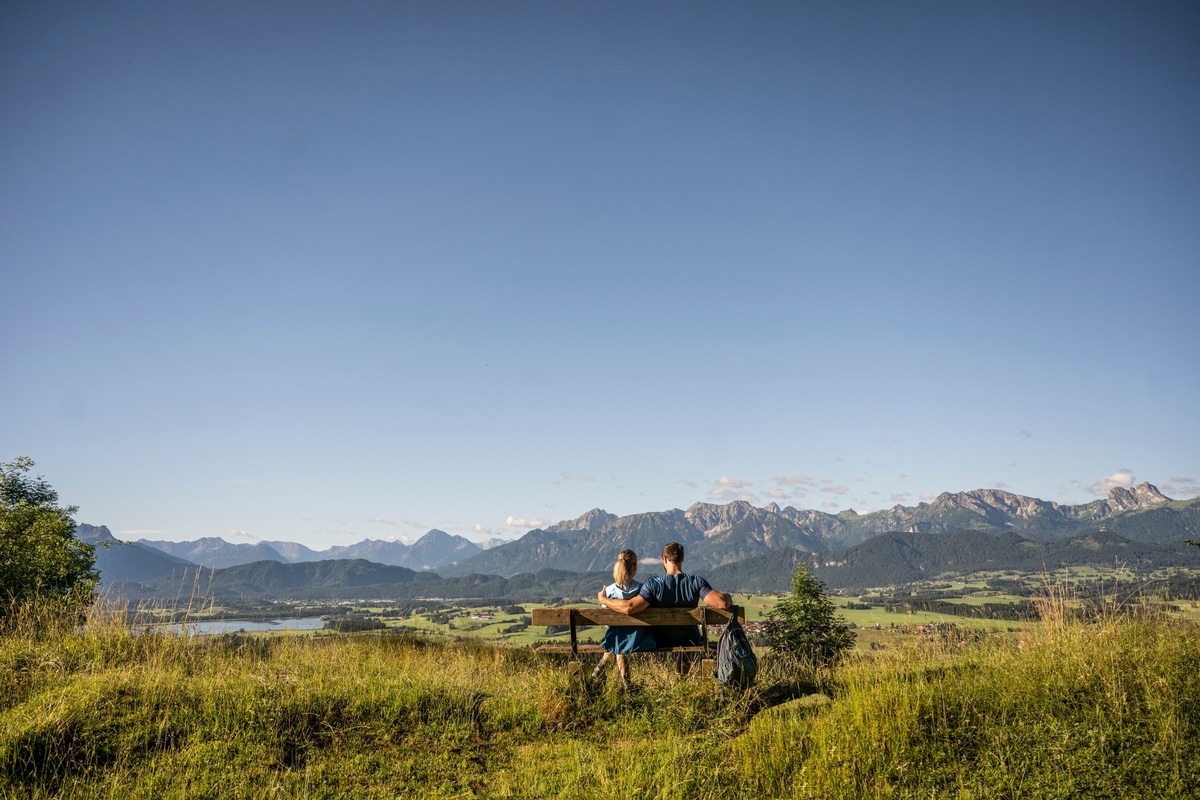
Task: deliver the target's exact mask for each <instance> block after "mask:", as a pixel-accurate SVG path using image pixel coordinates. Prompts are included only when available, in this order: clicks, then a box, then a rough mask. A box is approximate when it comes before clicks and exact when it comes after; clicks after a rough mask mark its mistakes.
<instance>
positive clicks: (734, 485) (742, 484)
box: [717, 477, 750, 489]
mask: <svg viewBox="0 0 1200 800" xmlns="http://www.w3.org/2000/svg"><path fill="white" fill-rule="evenodd" d="M717 484H718V485H719V486H724V487H727V488H730V489H745V488H746V487H747V486H749V485H750V482H749V481H744V480H742V479H741V478H729V477H722V478H721V479H720V480H719V481H717Z"/></svg>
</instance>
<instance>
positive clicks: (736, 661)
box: [713, 614, 758, 689]
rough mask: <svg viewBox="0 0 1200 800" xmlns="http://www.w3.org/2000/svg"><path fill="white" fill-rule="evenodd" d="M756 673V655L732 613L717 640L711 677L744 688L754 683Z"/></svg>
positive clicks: (727, 684) (728, 684)
mask: <svg viewBox="0 0 1200 800" xmlns="http://www.w3.org/2000/svg"><path fill="white" fill-rule="evenodd" d="M757 674H758V657H757V656H755V655H754V650H753V649H752V648H751V647H750V640H749V639H748V638H746V631H745V629H744V628H743V627H742V625H741V623H739V622H738V621H737V615H736V614H735V615H732V616H730V618H729V623H728V624H727V625H726V626H725V631H724V632H723V633H722V634H721V639H720V641H718V642H717V668H716V669H715V670H713V677H714V678H716V679H717V682H718V683H723V684H725V685H726V686H736V687H738V688H739V689H745V688H746V687H747V686H749V685H750V684H752V683H754V676H755V675H757Z"/></svg>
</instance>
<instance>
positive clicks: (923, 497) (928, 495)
mask: <svg viewBox="0 0 1200 800" xmlns="http://www.w3.org/2000/svg"><path fill="white" fill-rule="evenodd" d="M936 496H937V495H935V494H934V493H933V492H924V493H922V494H921V500H924V501H925V502H926V503H928V502H929V501H930V500H932V499H934V498H935V497H936Z"/></svg>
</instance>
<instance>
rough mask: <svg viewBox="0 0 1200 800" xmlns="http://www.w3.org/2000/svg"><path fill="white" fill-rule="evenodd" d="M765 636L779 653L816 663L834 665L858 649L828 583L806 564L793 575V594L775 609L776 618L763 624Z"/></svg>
mask: <svg viewBox="0 0 1200 800" xmlns="http://www.w3.org/2000/svg"><path fill="white" fill-rule="evenodd" d="M763 636H764V638H765V639H766V640H767V644H768V645H770V647H771V649H772V650H774V651H775V652H776V653H783V654H785V655H789V656H792V657H795V658H799V659H803V660H806V661H810V662H812V663H814V664H829V663H833V662H835V661H837V660H838V659H839V658H840V657H841V655H842V653H844V652H845V651H846V650H848V649H849V648H851V647H853V646H854V632H853V631H852V630H850V626H849V625H848V624H847V623H845V622H843V621H841V620H840V619H838V618H837V613H836V609H835V607H834V605H833V601H832V600H830V599H829V597H828V595H826V594H825V584H823V583H821V581H819V580H817V579H816V578H815V577H813V576H812V575H811V574H810V573H809V571H808V570H807V569H806V568H805V567H804V565H803V564H799V565H797V567H796V569H795V571H794V572H792V592H791V594H789V595H788V596H787V597H785V598H783V599H782V600H780V601H779V603H778V604H777V605H776V606H775V617H774V618H773V619H771V620H768V621H767V622H766V623H765V624H764V625H763Z"/></svg>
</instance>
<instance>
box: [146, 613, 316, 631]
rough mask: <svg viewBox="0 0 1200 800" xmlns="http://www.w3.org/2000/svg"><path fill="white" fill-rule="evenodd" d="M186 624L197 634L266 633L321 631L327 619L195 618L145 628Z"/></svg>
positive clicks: (180, 628)
mask: <svg viewBox="0 0 1200 800" xmlns="http://www.w3.org/2000/svg"><path fill="white" fill-rule="evenodd" d="M184 625H186V626H187V634H188V635H189V636H195V635H197V634H206V633H242V632H245V633H264V632H272V631H319V630H321V628H324V627H325V620H323V619H321V618H320V617H297V618H296V619H272V620H267V621H263V620H249V619H209V620H193V621H192V622H187V623H179V622H176V623H163V624H159V625H147V626H145V628H144V630H148V631H158V632H161V633H173V634H180V633H183V632H184V630H183V628H184Z"/></svg>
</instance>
